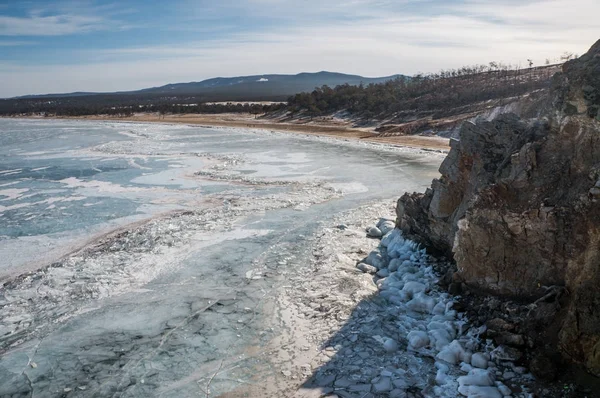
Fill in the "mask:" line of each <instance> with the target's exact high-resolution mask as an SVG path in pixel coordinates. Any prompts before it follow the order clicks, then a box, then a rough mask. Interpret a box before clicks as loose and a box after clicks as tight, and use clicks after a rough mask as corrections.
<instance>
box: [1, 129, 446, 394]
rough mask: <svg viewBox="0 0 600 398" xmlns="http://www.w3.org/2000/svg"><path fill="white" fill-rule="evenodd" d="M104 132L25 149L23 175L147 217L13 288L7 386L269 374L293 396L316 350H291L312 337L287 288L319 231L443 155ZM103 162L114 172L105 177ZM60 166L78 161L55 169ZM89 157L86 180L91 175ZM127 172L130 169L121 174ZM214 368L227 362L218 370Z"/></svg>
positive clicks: (39, 388)
mask: <svg viewBox="0 0 600 398" xmlns="http://www.w3.org/2000/svg"><path fill="white" fill-rule="evenodd" d="M54 124H55V122H54V121H52V122H50V123H47V124H46V123H42V124H41V126H37V128H38V129H39V130H38V131H45V130H46V129H47V128H48V127H47V126H48V125H54ZM25 126H26V127H27V126H29V124H25ZM68 126H75V127H74V130H73V131H76V132H78V131H81V130H77V129H81V128H82V126H83V128H84V129H83V131H87V128H88V126H89V127H90V128H92V127H94V126H93V125H89V124H86V123H79V122H77V123H75V122H69V123H68V124H67V126H66V127H65V126H63V125H60V126H59V127H58V129H62V130H58V134H60V136H61V137H63V136H65V134H67V133H66V131H70V130H68V128H67V127H68ZM69 128H70V127H69ZM94 128H97V130H96V131H99V133H97V135H96V136H95V138H94V139H93V140H92V141H91V144H90V145H88V143H89V142H90V141H88V140H87V139H86V140H85V141H84V142H83V144H79V145H78V146H76V147H74V148H73V149H67V150H66V151H67V152H66V154H67V155H66V156H65V150H64V149H63V147H62V145H61V143H60V142H58V143H57V144H56V145H59V146H58V147H57V148H55V149H52V147H49V148H45V150H44V151H40V150H39V148H38V146H36V145H30V146H25V144H22V145H21V144H19V146H18V147H17V148H16V149H18V150H19V153H22V154H23V158H24V160H25V161H26V162H31V159H33V158H35V159H39V160H38V161H36V162H35V164H32V165H31V166H28V167H27V168H25V169H24V172H26V173H29V172H30V170H29V169H32V170H33V169H35V170H38V171H40V170H41V171H42V172H43V173H50V172H52V173H55V175H56V177H53V176H50V177H41V179H40V181H42V182H43V183H46V184H47V182H45V181H56V182H53V183H52V184H54V185H53V186H52V189H54V190H57V189H62V190H63V191H61V192H59V193H60V194H62V195H63V196H64V197H66V198H68V197H71V196H73V197H77V198H81V197H86V198H92V199H90V200H89V201H86V200H81V201H79V202H77V201H70V202H65V205H64V206H68V205H74V204H78V203H80V202H85V203H82V210H81V211H82V212H84V213H85V212H88V211H89V212H92V211H94V209H95V208H96V207H94V206H92V207H86V206H84V205H87V204H90V203H91V204H94V203H97V202H98V201H99V200H100V201H104V200H108V198H112V197H118V198H123V199H127V200H131V199H133V200H135V204H136V206H137V207H134V209H137V210H140V209H141V210H142V213H143V214H141V215H140V217H141V216H143V215H146V219H144V220H143V221H141V222H138V223H135V224H126V225H117V224H118V223H117V222H115V223H112V225H114V226H117V227H118V229H117V230H112V231H111V232H110V233H108V234H107V235H101V236H100V239H92V241H90V242H88V243H86V244H84V245H83V246H82V247H80V248H79V249H78V250H75V251H70V255H67V256H64V257H62V258H61V259H60V260H59V261H56V262H53V263H52V264H49V265H48V266H46V267H41V268H39V269H37V271H32V269H28V270H26V271H27V273H26V274H22V275H21V276H20V277H16V278H12V279H10V281H7V282H6V283H5V285H4V286H3V290H2V291H0V346H1V349H2V354H1V355H2V361H1V362H0V379H2V380H6V383H4V384H2V383H0V395H2V394H15V393H31V392H32V391H34V392H35V394H38V393H41V392H44V393H48V394H50V393H52V394H63V393H68V395H69V396H77V395H80V396H86V395H89V394H92V395H93V394H97V395H99V396H104V395H111V394H114V393H117V392H119V393H123V394H127V395H128V396H148V394H155V393H157V392H164V393H166V392H167V391H168V392H170V393H173V394H179V395H181V396H190V395H194V394H197V393H198V391H200V393H201V394H204V393H203V392H202V391H205V390H206V389H207V388H208V387H207V386H206V384H211V386H210V391H211V395H212V396H215V395H217V394H220V393H227V392H229V391H240V389H242V390H243V391H252V388H260V387H261V386H264V385H265V384H264V380H273V383H272V384H269V385H270V386H272V387H273V389H272V390H270V391H271V392H273V394H272V396H281V395H278V394H281V392H282V391H285V392H286V393H289V392H292V391H294V388H297V387H298V385H297V384H298V383H299V382H300V379H299V378H298V377H296V379H295V380H293V379H291V378H289V379H288V377H287V376H286V375H287V374H288V370H287V369H283V368H282V366H283V367H285V366H287V365H286V364H290V363H292V362H293V361H294V358H296V356H297V353H299V352H305V353H306V354H310V353H311V351H310V350H308V351H303V349H304V348H302V349H300V350H299V351H294V352H289V351H287V349H286V348H285V347H283V345H286V344H287V345H289V344H291V342H289V341H288V340H289V339H290V338H291V336H296V337H298V336H299V335H298V334H294V333H293V330H294V328H290V327H289V325H290V324H289V322H292V323H293V322H296V321H297V320H298V319H297V318H296V317H295V314H293V313H286V312H285V309H284V308H283V307H281V305H280V304H281V303H282V302H284V301H285V298H284V296H282V295H281V294H280V293H281V292H283V291H284V290H286V289H287V288H286V286H288V284H289V281H291V280H296V281H298V283H297V287H301V286H303V284H302V283H308V282H310V281H309V280H307V274H303V273H302V270H304V269H305V268H304V267H305V266H307V265H309V261H311V260H310V259H311V253H312V250H313V248H314V246H313V243H314V242H316V241H317V240H318V236H316V235H315V234H319V233H320V232H319V231H321V229H320V227H319V225H322V224H323V223H327V222H329V220H331V219H332V217H334V216H333V215H335V214H338V213H341V212H343V211H346V210H349V209H355V208H357V207H359V206H360V205H362V204H364V203H372V202H373V201H377V200H380V199H381V198H382V197H389V196H390V195H392V194H393V195H396V191H397V190H400V192H401V191H402V190H405V189H412V188H414V187H419V186H420V185H422V184H423V183H424V182H425V181H426V180H429V176H431V175H434V174H435V168H436V166H437V164H438V163H439V161H440V159H441V156H442V154H437V153H432V152H427V151H420V150H414V149H403V148H382V147H380V146H379V145H373V144H365V143H361V142H345V141H339V140H337V139H333V138H321V137H306V138H304V137H301V136H297V135H290V134H285V133H284V134H280V133H270V132H265V131H262V130H261V131H246V130H242V129H240V130H235V129H233V130H232V129H210V130H202V129H200V130H196V129H193V128H188V127H186V126H182V125H179V126H178V127H177V128H176V129H169V128H167V127H165V126H159V125H152V126H149V125H143V124H140V125H129V126H128V128H130V129H131V131H132V132H131V133H129V134H125V135H124V134H120V131H121V130H122V129H123V127H122V126H121V125H120V124H119V125H117V124H115V123H112V122H102V123H101V126H100V127H97V126H96V127H94ZM115 134H116V135H118V136H116V135H115ZM225 144H227V145H225ZM65 158H66V161H65V160H63V159H65ZM124 160H125V161H126V162H124ZM105 161H110V162H112V163H110V167H112V168H110V167H109V168H108V169H107V170H108V172H111V173H112V172H113V170H117V171H116V172H115V173H117V174H106V173H105V174H103V173H104V172H103V170H104V166H103V165H104V164H105V163H104V162H105ZM365 162H367V163H366V164H365ZM63 163H67V165H68V166H69V167H71V169H68V168H67V169H65V171H64V172H63V171H61V170H59V169H58V168H57V166H53V168H48V166H49V165H52V164H58V165H61V164H63ZM81 164H83V167H86V173H87V172H88V171H87V170H89V174H81V175H78V174H80V173H79V170H78V169H77V168H78V167H80V165H81ZM7 169H8V168H7ZM10 169H11V170H12V169H14V167H13V168H10ZM48 170H49V171H48ZM119 170H123V172H124V173H125V174H124V177H115V176H120V174H118V173H120V171H119ZM96 173H100V174H99V175H96ZM10 178H14V179H15V180H18V181H19V183H20V184H23V185H25V184H24V183H23V182H22V181H23V179H22V178H19V177H18V176H17V177H14V176H12V175H11V176H10ZM44 178H46V179H44ZM47 178H54V180H51V179H50V180H49V179H47ZM394 179H397V180H398V183H397V184H394V185H392V184H390V181H393V180H394ZM56 185H58V187H56ZM25 186H27V187H28V188H30V189H32V190H34V192H33V193H35V190H36V189H37V186H36V185H31V186H28V185H25ZM11 188H12V187H11ZM17 188H20V187H19V186H17ZM15 192H16V191H15ZM11 193H14V192H13V191H11ZM56 194H57V192H54V193H52V197H57V195H56ZM15 200H16V201H18V200H19V198H15ZM88 202H89V203H88ZM392 202H393V200H388V207H389V206H390V205H391V203H392ZM117 205H119V204H118V203H117V204H116V205H115V206H117ZM150 205H155V207H153V211H154V213H152V211H147V206H150ZM162 209H164V210H165V212H157V211H158V210H162ZM169 209H172V210H174V212H170V213H169V212H168V210H169ZM42 210H43V209H42ZM28 211H31V210H28ZM111 211H112V210H111ZM65 212H70V211H68V210H67V209H66V207H65ZM157 214H160V215H161V216H159V217H156V215H157ZM18 215H19V214H17V216H18ZM148 215H150V217H147V216H148ZM11 216H12V217H13V219H14V220H17V221H18V220H19V219H18V218H16V216H15V215H14V214H13V215H11ZM24 216H27V215H26V214H24ZM118 220H121V221H122V220H123V218H120V219H117V221H118ZM92 225H94V224H92ZM98 225H100V224H98ZM102 225H106V224H102ZM16 239H18V238H16ZM371 243H372V242H371ZM7 247H8V246H7ZM39 265H41V263H38V264H36V267H37V266H39ZM299 271H301V272H300V273H298V272H299ZM16 274H18V272H17V273H16ZM300 282H302V283H300ZM282 289H283V290H282ZM282 300H283V301H282ZM287 307H288V308H291V306H287ZM284 341H288V343H284ZM294 341H300V340H296V339H294ZM307 344H308V342H307ZM287 345H286V346H287ZM259 347H271V348H272V349H270V350H266V349H265V348H259ZM90 350H92V351H93V355H90V353H89V352H90ZM165 353H168V355H165ZM279 355H281V357H280V362H278V363H276V364H274V363H273V362H272V360H273V359H274V358H275V357H277V356H279ZM215 367H220V368H222V369H221V370H222V371H219V375H218V376H219V377H212V378H211V376H213V375H214V374H215V372H216V369H215ZM282 369H283V370H282ZM273 370H275V371H274V373H273ZM282 371H285V373H282ZM305 371H306V368H305ZM289 372H292V373H293V371H292V370H289ZM50 374H51V375H53V376H52V377H48V375H50ZM273 374H275V375H276V376H275V377H274V376H273ZM280 376H281V377H280ZM292 376H293V375H292ZM108 379H110V380H108ZM131 380H135V381H136V382H135V383H133V384H132V382H131ZM209 380H210V383H209ZM290 381H292V382H291V384H290V383H289V382H290ZM294 383H295V385H294ZM254 396H264V394H263V393H259V392H257V393H256V394H255V395H254Z"/></svg>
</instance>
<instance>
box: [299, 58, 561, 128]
mask: <svg viewBox="0 0 600 398" xmlns="http://www.w3.org/2000/svg"><path fill="white" fill-rule="evenodd" d="M492 65H493V66H492V67H490V66H483V65H481V66H473V67H463V68H460V69H454V70H448V71H441V72H440V73H435V74H428V75H417V76H415V77H414V78H412V79H411V80H406V79H395V80H392V81H389V82H386V83H383V84H370V85H367V86H365V85H360V86H349V85H341V86H337V87H335V88H330V87H326V86H323V87H320V88H317V89H315V90H314V91H312V92H305V93H300V94H296V95H294V96H292V97H290V98H289V99H288V108H287V109H288V110H289V111H290V112H291V113H292V114H304V115H308V116H312V117H314V116H320V115H327V114H332V113H334V112H339V111H347V112H349V113H350V114H351V115H353V116H354V117H356V118H361V119H365V120H371V119H376V120H388V121H395V122H406V121H410V120H415V119H419V118H423V117H426V116H428V117H430V118H433V119H436V118H441V117H447V116H450V115H454V114H457V113H460V112H463V111H464V110H465V109H464V107H469V108H472V109H473V110H477V109H484V108H485V106H486V105H485V104H486V102H488V101H494V100H502V99H508V98H512V97H519V96H522V95H526V94H528V93H531V92H534V91H536V90H539V89H545V88H547V87H548V86H549V83H550V79H551V77H552V75H553V74H554V73H555V72H557V71H558V65H548V66H544V67H537V68H529V69H524V70H522V69H518V68H510V67H508V66H498V65H497V64H495V63H492ZM390 119H391V120H390Z"/></svg>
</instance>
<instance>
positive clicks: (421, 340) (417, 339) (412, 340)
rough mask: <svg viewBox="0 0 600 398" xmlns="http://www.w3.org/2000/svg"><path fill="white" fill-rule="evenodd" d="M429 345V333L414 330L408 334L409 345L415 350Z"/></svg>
mask: <svg viewBox="0 0 600 398" xmlns="http://www.w3.org/2000/svg"><path fill="white" fill-rule="evenodd" d="M428 344H429V336H427V333H425V332H421V331H418V330H413V331H412V332H410V333H409V334H408V345H409V346H410V347H411V348H412V349H415V350H418V349H419V348H422V347H425V346H427V345H428Z"/></svg>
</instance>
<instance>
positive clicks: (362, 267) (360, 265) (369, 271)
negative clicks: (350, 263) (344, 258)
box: [356, 263, 377, 274]
mask: <svg viewBox="0 0 600 398" xmlns="http://www.w3.org/2000/svg"><path fill="white" fill-rule="evenodd" d="M356 268H358V269H359V270H361V271H362V272H365V273H367V274H375V273H376V272H377V268H375V267H373V266H372V265H369V264H365V263H358V264H357V265H356Z"/></svg>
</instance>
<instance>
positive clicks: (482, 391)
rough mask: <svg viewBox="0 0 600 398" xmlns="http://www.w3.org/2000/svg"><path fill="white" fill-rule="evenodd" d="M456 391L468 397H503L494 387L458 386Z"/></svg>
mask: <svg viewBox="0 0 600 398" xmlns="http://www.w3.org/2000/svg"><path fill="white" fill-rule="evenodd" d="M458 392H459V393H460V394H461V395H464V396H465V397H468V398H503V396H502V394H501V393H500V391H499V390H498V389H497V388H496V387H480V386H460V387H458Z"/></svg>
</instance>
